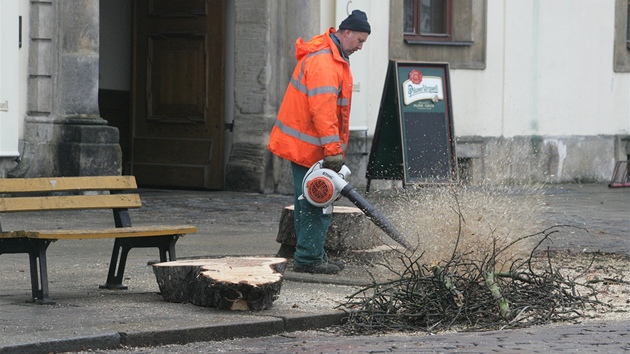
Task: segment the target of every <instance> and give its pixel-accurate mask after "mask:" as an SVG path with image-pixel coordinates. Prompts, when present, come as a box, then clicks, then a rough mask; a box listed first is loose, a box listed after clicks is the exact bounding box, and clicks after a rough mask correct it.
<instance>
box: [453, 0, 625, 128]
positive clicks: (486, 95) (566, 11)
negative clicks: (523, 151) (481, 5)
mask: <svg viewBox="0 0 630 354" xmlns="http://www.w3.org/2000/svg"><path fill="white" fill-rule="evenodd" d="M614 16H615V13H614V0H600V1H590V0H554V1H542V0H510V1H505V0H488V29H487V33H488V47H487V66H486V69H485V70H451V84H452V95H453V113H454V122H455V132H456V134H457V135H458V136H474V135H477V136H503V137H513V136H519V135H543V136H544V135H553V136H558V135H559V136H562V135H600V134H629V133H630V118H629V117H630V110H629V107H630V106H629V104H628V101H629V98H630V86H629V82H630V74H627V73H615V72H614V71H613V45H614V44H613V40H614Z"/></svg>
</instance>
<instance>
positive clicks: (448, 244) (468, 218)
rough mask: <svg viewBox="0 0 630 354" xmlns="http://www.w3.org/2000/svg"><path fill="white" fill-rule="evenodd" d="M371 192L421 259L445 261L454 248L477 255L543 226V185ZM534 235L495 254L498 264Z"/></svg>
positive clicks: (522, 250) (524, 251) (518, 254)
mask: <svg viewBox="0 0 630 354" xmlns="http://www.w3.org/2000/svg"><path fill="white" fill-rule="evenodd" d="M376 193H377V194H379V196H377V197H376V199H377V200H378V202H377V203H375V206H376V207H377V208H379V209H380V210H381V212H382V213H383V215H385V216H386V217H387V218H388V220H389V221H390V222H391V223H392V224H393V225H394V226H395V227H396V228H398V230H399V231H400V232H401V233H402V235H403V236H405V238H407V240H408V241H409V242H410V243H411V244H412V245H415V246H417V250H416V254H417V255H419V254H420V253H421V252H423V255H422V259H423V260H424V261H423V263H425V264H433V263H438V262H441V261H447V260H449V259H451V257H452V256H453V254H454V252H456V254H467V258H468V259H472V260H482V259H484V257H487V256H488V255H492V254H494V250H498V249H502V248H504V247H505V246H507V245H509V244H510V243H512V242H514V241H515V240H517V239H519V238H521V237H524V236H527V235H533V234H536V233H538V232H540V231H541V230H542V227H543V226H544V225H543V224H544V217H543V216H544V213H545V210H546V206H545V202H544V199H543V193H544V189H543V186H542V185H518V186H508V185H496V184H492V185H470V186H466V185H448V186H427V187H415V188H413V187H412V188H409V187H407V188H404V189H394V190H390V191H387V192H376ZM460 216H461V218H460ZM460 220H461V222H460ZM460 228H461V230H460ZM458 237H459V240H458ZM537 241H538V239H536V238H528V239H526V240H523V241H519V242H518V243H516V244H515V245H514V246H511V247H509V249H508V250H507V251H505V252H502V253H500V254H499V255H498V257H497V259H496V263H497V265H498V266H499V267H501V265H509V264H510V263H511V261H512V260H514V259H516V258H523V257H525V256H527V255H528V254H529V253H530V252H531V251H532V249H533V247H534V246H535V244H536V242H537Z"/></svg>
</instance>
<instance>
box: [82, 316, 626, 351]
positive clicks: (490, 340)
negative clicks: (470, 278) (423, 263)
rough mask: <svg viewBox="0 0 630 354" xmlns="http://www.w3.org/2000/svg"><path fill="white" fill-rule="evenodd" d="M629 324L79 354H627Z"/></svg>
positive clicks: (318, 335)
mask: <svg viewBox="0 0 630 354" xmlns="http://www.w3.org/2000/svg"><path fill="white" fill-rule="evenodd" d="M628 351H630V321H621V322H613V323H589V324H580V325H568V326H567V325H564V326H546V327H535V328H529V329H521V330H505V331H487V332H474V333H470V332H467V333H444V334H436V335H431V334H426V333H420V334H415V335H410V334H406V335H401V334H396V335H381V336H356V337H339V336H336V335H334V334H331V333H326V332H317V331H309V332H295V333H286V334H282V335H276V336H271V337H261V338H242V339H233V340H226V341H220V342H199V343H190V344H187V345H167V346H161V347H154V348H127V349H124V350H109V351H95V352H92V351H90V352H82V354H87V353H107V354H131V353H138V354H139V353H144V354H172V353H506V354H508V353H608V354H617V353H627V352H628Z"/></svg>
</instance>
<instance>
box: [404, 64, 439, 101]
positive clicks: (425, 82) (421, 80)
mask: <svg viewBox="0 0 630 354" xmlns="http://www.w3.org/2000/svg"><path fill="white" fill-rule="evenodd" d="M402 87H403V98H404V102H405V105H410V104H412V103H414V102H416V101H421V100H431V101H433V103H437V102H438V101H439V100H443V99H444V90H443V89H442V78H440V77H437V76H425V77H423V76H422V73H421V72H420V71H419V70H411V71H410V72H409V75H408V79H407V80H405V82H403V84H402Z"/></svg>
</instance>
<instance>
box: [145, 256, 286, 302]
mask: <svg viewBox="0 0 630 354" xmlns="http://www.w3.org/2000/svg"><path fill="white" fill-rule="evenodd" d="M286 265H287V260H286V259H285V258H277V257H265V258H263V257H225V258H208V259H191V260H179V261H172V262H162V263H156V264H153V271H154V273H155V277H156V279H157V282H158V285H159V287H160V292H161V293H162V296H163V297H164V300H166V301H169V302H187V303H192V304H195V305H198V306H207V307H216V308H218V309H229V310H242V311H248V310H251V311H258V310H265V309H269V308H271V306H272V304H273V302H274V301H275V300H276V299H277V298H278V295H279V294H280V288H281V287H282V280H283V277H282V274H283V272H284V269H285V268H286Z"/></svg>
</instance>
